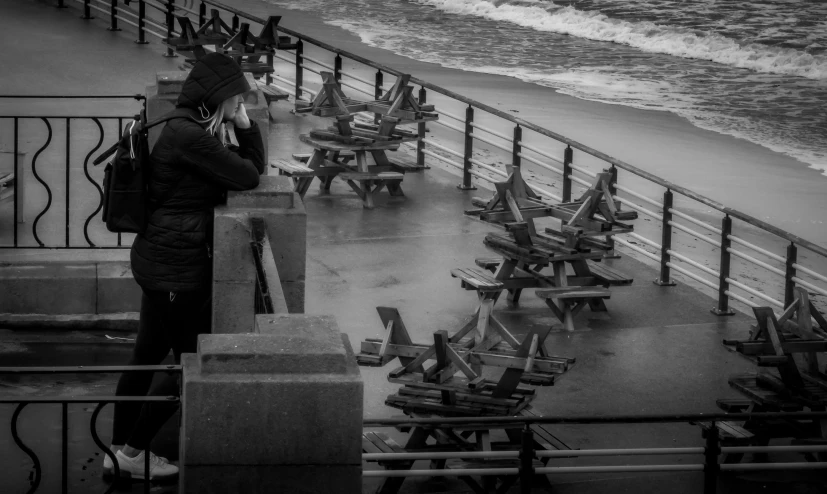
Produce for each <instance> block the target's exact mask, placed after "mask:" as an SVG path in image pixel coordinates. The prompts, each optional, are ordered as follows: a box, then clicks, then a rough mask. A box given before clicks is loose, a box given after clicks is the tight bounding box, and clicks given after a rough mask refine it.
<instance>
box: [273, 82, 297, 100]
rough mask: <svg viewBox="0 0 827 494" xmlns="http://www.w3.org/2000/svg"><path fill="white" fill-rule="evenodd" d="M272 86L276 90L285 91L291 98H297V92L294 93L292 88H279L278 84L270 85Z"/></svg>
mask: <svg viewBox="0 0 827 494" xmlns="http://www.w3.org/2000/svg"><path fill="white" fill-rule="evenodd" d="M270 85H271V86H273V87H274V88H276V89H281V90H282V91H284V92H285V93H287V94H289V95H290V96H293V97H294V98H295V97H296V92H295V91H293V90H292V89H290V88H286V87H284V86H279V85H278V84H273V83H270Z"/></svg>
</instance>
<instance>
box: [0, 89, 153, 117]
mask: <svg viewBox="0 0 827 494" xmlns="http://www.w3.org/2000/svg"><path fill="white" fill-rule="evenodd" d="M3 98H10V99H17V98H21V99H24V98H25V99H109V98H112V99H119V98H124V99H125V98H130V99H136V100H142V99H146V95H143V94H109V95H107V94H103V95H100V94H98V95H87V94H43V95H33V94H0V99H3ZM56 118H57V117H56ZM60 118H65V117H60ZM113 118H115V117H113ZM129 118H132V117H129Z"/></svg>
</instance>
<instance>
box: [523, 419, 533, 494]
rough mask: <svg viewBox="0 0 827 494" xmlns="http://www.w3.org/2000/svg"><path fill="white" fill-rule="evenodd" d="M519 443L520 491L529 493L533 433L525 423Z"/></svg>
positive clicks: (531, 473)
mask: <svg viewBox="0 0 827 494" xmlns="http://www.w3.org/2000/svg"><path fill="white" fill-rule="evenodd" d="M521 439H522V440H521V445H520V493H521V494H530V493H531V484H532V483H533V481H534V433H533V432H532V431H531V425H530V424H525V429H523V433H522V438H521Z"/></svg>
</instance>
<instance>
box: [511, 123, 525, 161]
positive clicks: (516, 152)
mask: <svg viewBox="0 0 827 494" xmlns="http://www.w3.org/2000/svg"><path fill="white" fill-rule="evenodd" d="M522 140H523V128H522V127H520V126H519V125H515V126H514V136H513V137H512V138H511V166H515V167H518V168H519V167H520V165H521V164H522V159H521V158H520V153H521V152H522V151H523V145H522V144H523V143H522Z"/></svg>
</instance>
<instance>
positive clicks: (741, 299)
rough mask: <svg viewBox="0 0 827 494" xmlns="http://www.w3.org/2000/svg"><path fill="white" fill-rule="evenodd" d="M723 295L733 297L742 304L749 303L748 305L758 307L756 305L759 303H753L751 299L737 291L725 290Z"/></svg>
mask: <svg viewBox="0 0 827 494" xmlns="http://www.w3.org/2000/svg"><path fill="white" fill-rule="evenodd" d="M724 295H726V296H727V297H729V298H733V299H735V300H737V301H739V302H742V303H744V304H747V305H749V306H750V307H758V306H759V304H756V303H755V302H753V301H752V300H748V299H747V298H745V297H742V296H740V295H738V294H737V293H732V292H731V291H729V290H725V291H724Z"/></svg>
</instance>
